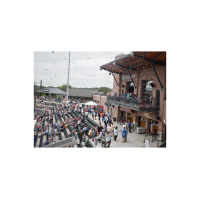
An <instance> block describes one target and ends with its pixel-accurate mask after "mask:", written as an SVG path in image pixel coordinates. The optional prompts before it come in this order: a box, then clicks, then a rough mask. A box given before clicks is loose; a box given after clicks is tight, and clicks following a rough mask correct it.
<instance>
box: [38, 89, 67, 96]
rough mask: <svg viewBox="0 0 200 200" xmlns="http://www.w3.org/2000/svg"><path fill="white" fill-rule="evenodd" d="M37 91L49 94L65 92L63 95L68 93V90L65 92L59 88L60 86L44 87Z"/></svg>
mask: <svg viewBox="0 0 200 200" xmlns="http://www.w3.org/2000/svg"><path fill="white" fill-rule="evenodd" d="M36 92H37V93H41V92H43V93H47V94H63V95H67V93H66V92H63V91H62V90H60V89H58V88H43V90H37V91H36Z"/></svg>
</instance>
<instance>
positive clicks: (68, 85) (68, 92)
mask: <svg viewBox="0 0 200 200" xmlns="http://www.w3.org/2000/svg"><path fill="white" fill-rule="evenodd" d="M69 70H70V51H69V63H68V80H67V91H66V92H67V102H68V97H69Z"/></svg>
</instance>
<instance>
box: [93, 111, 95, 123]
mask: <svg viewBox="0 0 200 200" xmlns="http://www.w3.org/2000/svg"><path fill="white" fill-rule="evenodd" d="M94 115H95V113H94V110H93V111H92V119H93V121H94Z"/></svg>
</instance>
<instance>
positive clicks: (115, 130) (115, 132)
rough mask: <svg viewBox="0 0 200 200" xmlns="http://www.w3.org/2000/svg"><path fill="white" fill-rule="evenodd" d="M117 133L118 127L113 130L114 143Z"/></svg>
mask: <svg viewBox="0 0 200 200" xmlns="http://www.w3.org/2000/svg"><path fill="white" fill-rule="evenodd" d="M118 133H119V130H118V127H117V126H116V127H115V129H114V140H115V141H116V140H117V136H118Z"/></svg>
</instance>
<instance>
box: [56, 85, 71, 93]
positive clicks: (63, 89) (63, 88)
mask: <svg viewBox="0 0 200 200" xmlns="http://www.w3.org/2000/svg"><path fill="white" fill-rule="evenodd" d="M66 87H67V85H62V86H58V87H57V88H59V89H60V90H62V91H64V92H66ZM70 88H72V86H71V85H69V89H70Z"/></svg>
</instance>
